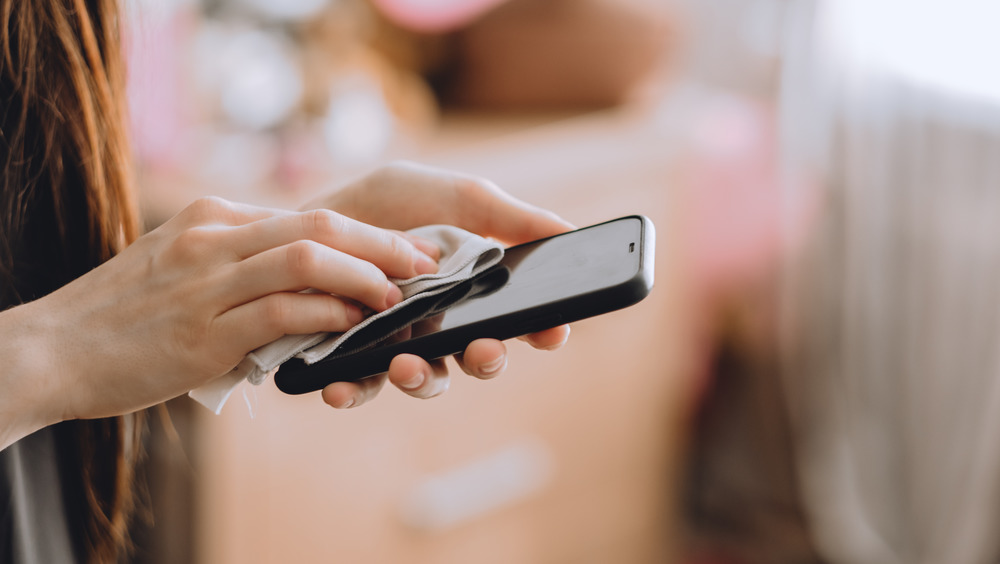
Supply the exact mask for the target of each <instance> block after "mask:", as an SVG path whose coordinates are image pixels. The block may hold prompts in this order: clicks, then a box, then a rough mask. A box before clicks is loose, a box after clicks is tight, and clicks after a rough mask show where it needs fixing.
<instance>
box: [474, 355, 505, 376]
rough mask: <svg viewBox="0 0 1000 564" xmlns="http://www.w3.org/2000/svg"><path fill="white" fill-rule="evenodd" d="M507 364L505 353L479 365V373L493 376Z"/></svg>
mask: <svg viewBox="0 0 1000 564" xmlns="http://www.w3.org/2000/svg"><path fill="white" fill-rule="evenodd" d="M505 366H507V355H503V356H501V357H499V358H497V359H495V360H492V361H490V362H486V363H483V364H480V365H479V373H480V374H481V375H483V376H493V375H494V374H497V373H498V372H500V371H501V370H502V369H503V368H504V367H505Z"/></svg>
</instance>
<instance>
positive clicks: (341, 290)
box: [224, 241, 403, 311]
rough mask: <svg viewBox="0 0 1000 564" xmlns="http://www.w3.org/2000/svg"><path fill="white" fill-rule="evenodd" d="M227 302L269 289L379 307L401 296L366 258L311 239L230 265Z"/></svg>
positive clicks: (241, 300) (249, 298) (246, 299)
mask: <svg viewBox="0 0 1000 564" xmlns="http://www.w3.org/2000/svg"><path fill="white" fill-rule="evenodd" d="M230 270H231V276H232V277H233V278H234V279H235V281H234V282H233V283H232V284H226V285H224V286H225V287H227V288H230V290H229V292H230V295H229V296H228V300H229V303H230V304H231V305H237V304H242V303H248V302H251V301H253V300H255V299H257V298H258V297H260V296H266V295H267V294H271V293H275V292H295V291H299V290H304V289H306V288H315V289H316V290H320V291H322V292H327V293H330V294H336V295H338V296H341V297H346V298H349V299H352V300H355V301H357V302H360V303H363V304H365V305H367V306H368V307H370V308H372V309H374V310H376V311H382V310H385V309H388V308H390V307H392V306H393V305H395V304H397V303H399V302H400V301H401V300H402V297H403V296H402V292H400V290H399V288H397V287H396V286H395V285H394V284H392V283H391V282H389V280H388V279H387V278H386V275H385V273H384V272H382V271H381V270H379V268H378V267H376V266H375V265H373V264H371V263H370V262H367V261H364V260H361V259H359V258H357V257H354V256H351V255H349V254H346V253H343V252H341V251H338V250H335V249H331V248H330V247H327V246H325V245H322V244H320V243H316V242H314V241H296V242H294V243H291V244H289V245H285V246H284V247H278V248H276V249H271V250H268V251H265V252H262V253H260V254H258V255H254V256H252V257H250V258H248V259H247V260H245V261H242V262H240V263H237V264H235V265H231V266H230Z"/></svg>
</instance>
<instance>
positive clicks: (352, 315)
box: [344, 304, 365, 325]
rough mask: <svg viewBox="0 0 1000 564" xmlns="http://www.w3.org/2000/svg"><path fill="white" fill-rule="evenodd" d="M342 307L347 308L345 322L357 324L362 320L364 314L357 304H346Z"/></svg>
mask: <svg viewBox="0 0 1000 564" xmlns="http://www.w3.org/2000/svg"><path fill="white" fill-rule="evenodd" d="M344 308H345V309H346V310H347V322H348V323H350V324H351V325H357V324H358V323H361V321H362V320H364V318H365V314H364V313H362V312H361V308H359V307H358V306H356V305H352V304H347V305H346V306H344Z"/></svg>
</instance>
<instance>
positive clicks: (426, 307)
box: [274, 215, 656, 394]
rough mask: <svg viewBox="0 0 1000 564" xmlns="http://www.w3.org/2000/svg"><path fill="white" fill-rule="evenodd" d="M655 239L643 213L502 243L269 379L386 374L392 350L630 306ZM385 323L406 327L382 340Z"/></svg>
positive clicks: (503, 333)
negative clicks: (472, 271) (487, 260)
mask: <svg viewBox="0 0 1000 564" xmlns="http://www.w3.org/2000/svg"><path fill="white" fill-rule="evenodd" d="M655 238H656V237H655V230H654V227H653V223H652V222H651V221H650V220H649V218H646V217H644V216H640V215H633V216H628V217H622V218H619V219H615V220H612V221H608V222H605V223H600V224H597V225H592V226H590V227H584V228H582V229H577V230H576V231H570V232H568V233H563V234H561V235H556V236H554V237H548V238H546V239H540V240H538V241H532V242H530V243H525V244H523V245H518V246H515V247H510V248H508V249H506V251H505V253H504V257H503V260H502V261H501V262H500V263H499V264H497V265H496V266H494V267H493V268H492V269H490V270H488V271H486V272H483V273H482V274H480V275H479V276H477V277H476V278H474V279H472V280H469V281H467V282H465V283H463V284H460V285H459V286H457V287H455V288H453V289H451V290H450V291H448V292H445V293H443V294H441V295H440V296H437V297H435V298H431V299H427V300H423V301H417V302H415V303H414V304H413V305H414V306H415V307H414V308H412V309H409V310H408V309H407V308H403V309H401V310H399V311H398V312H396V313H395V314H394V315H393V316H392V317H391V318H383V320H384V323H383V324H382V325H380V324H378V323H373V324H372V325H369V326H368V327H366V328H365V329H364V330H363V331H359V332H358V333H357V334H356V335H355V336H354V341H352V343H355V342H359V343H361V344H360V345H357V346H352V348H351V350H349V351H337V352H335V353H334V354H332V355H330V356H328V357H327V358H325V359H323V360H321V361H318V362H315V363H313V364H306V363H305V362H304V361H303V360H301V359H298V358H293V359H292V360H289V361H288V362H285V363H284V364H282V365H281V368H280V369H279V370H278V372H277V374H276V375H275V378H274V380H275V383H276V384H277V386H278V388H279V389H280V390H281V391H283V392H285V393H288V394H303V393H307V392H312V391H316V390H320V389H322V388H323V387H325V386H327V385H328V384H332V383H333V382H341V381H356V380H360V379H362V378H366V377H369V376H373V375H375V374H381V373H383V372H386V371H388V370H389V363H390V362H391V361H392V359H393V357H395V356H396V355H398V354H402V353H411V354H415V355H418V356H420V357H422V358H424V359H427V360H433V359H436V358H441V357H444V356H448V355H452V354H455V353H459V352H462V351H464V350H465V347H466V346H467V345H468V344H469V343H470V342H472V341H474V340H476V339H479V338H483V337H489V338H494V339H500V340H505V339H510V338H513V337H519V336H521V335H527V334H529V333H535V332H537V331H541V330H543V329H548V328H551V327H556V326H559V325H562V324H564V323H571V322H573V321H579V320H581V319H584V318H588V317H593V316H596V315H601V314H604V313H608V312H611V311H615V310H618V309H622V308H625V307H628V306H631V305H634V304H636V303H638V302H640V301H642V300H643V299H644V298H645V297H646V296H647V295H649V292H650V291H651V290H652V288H653V254H654V247H655ZM400 317H405V318H406V319H405V320H404V321H403V322H401V320H400ZM380 321H382V320H380ZM387 326H391V327H400V326H405V327H404V329H401V330H399V331H398V332H396V333H395V334H393V335H391V336H390V337H388V338H386V337H385V327H387ZM363 332H364V333H366V334H362V333H363Z"/></svg>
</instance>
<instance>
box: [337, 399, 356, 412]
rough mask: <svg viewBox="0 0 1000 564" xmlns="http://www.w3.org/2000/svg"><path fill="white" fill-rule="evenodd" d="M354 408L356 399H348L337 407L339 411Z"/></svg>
mask: <svg viewBox="0 0 1000 564" xmlns="http://www.w3.org/2000/svg"><path fill="white" fill-rule="evenodd" d="M352 407H354V398H348V399H347V401H345V402H344V403H342V404H340V405H338V406H337V409H349V408H352Z"/></svg>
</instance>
